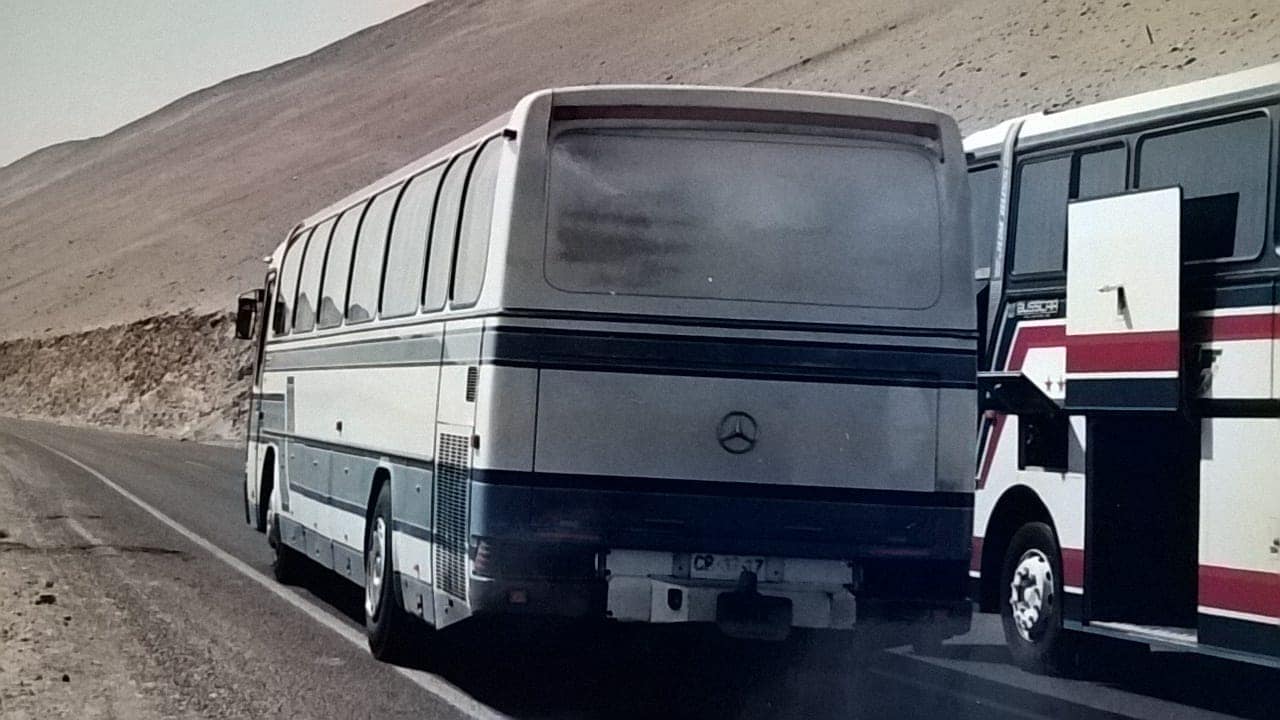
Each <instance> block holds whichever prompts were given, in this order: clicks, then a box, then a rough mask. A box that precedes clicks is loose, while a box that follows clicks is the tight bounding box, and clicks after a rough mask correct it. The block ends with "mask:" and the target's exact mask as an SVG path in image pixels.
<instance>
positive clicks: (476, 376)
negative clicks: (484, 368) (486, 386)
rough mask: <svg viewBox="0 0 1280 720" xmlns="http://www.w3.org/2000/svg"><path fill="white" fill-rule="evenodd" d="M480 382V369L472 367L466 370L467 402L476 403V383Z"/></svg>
mask: <svg viewBox="0 0 1280 720" xmlns="http://www.w3.org/2000/svg"><path fill="white" fill-rule="evenodd" d="M479 381H480V369H479V368H477V367H475V366H472V367H469V368H467V402H475V401H476V383H478V382H479Z"/></svg>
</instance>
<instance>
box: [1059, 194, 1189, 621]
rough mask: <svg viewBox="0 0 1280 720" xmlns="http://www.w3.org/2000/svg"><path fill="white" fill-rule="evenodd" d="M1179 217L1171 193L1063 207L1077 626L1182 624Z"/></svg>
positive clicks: (1185, 470) (1184, 449)
mask: <svg viewBox="0 0 1280 720" xmlns="http://www.w3.org/2000/svg"><path fill="white" fill-rule="evenodd" d="M1181 205H1182V191H1181V189H1180V188H1177V187H1174V188H1167V189H1160V190H1149V191H1142V192H1133V193H1126V194H1122V195H1114V196H1110V197H1103V198H1097V199H1091V200H1086V201H1081V202H1074V203H1071V204H1070V205H1069V206H1068V211H1067V312H1066V315H1067V328H1066V343H1067V360H1066V370H1067V373H1066V393H1065V403H1064V405H1065V408H1066V410H1067V411H1068V412H1070V413H1072V414H1075V415H1084V416H1085V418H1086V424H1085V426H1086V437H1085V447H1086V460H1085V475H1086V479H1085V505H1086V510H1085V513H1086V514H1085V568H1084V586H1085V587H1084V591H1085V596H1084V607H1083V610H1084V615H1085V619H1086V621H1112V622H1123V623H1132V624H1141V625H1157V626H1171V627H1189V626H1194V624H1195V618H1196V582H1197V581H1196V571H1197V535H1196V522H1195V518H1196V516H1197V503H1198V495H1199V464H1198V451H1199V443H1198V440H1197V438H1198V430H1199V426H1198V423H1196V422H1194V421H1192V420H1191V419H1189V418H1188V416H1187V415H1186V414H1185V413H1184V412H1182V410H1183V409H1184V408H1185V407H1186V406H1187V404H1186V403H1185V401H1184V393H1183V386H1182V382H1181V372H1182V356H1183V352H1182V342H1181V324H1182V323H1181V305H1182V302H1181V292H1182V287H1181V286H1182V260H1181ZM1153 598H1161V601H1160V602H1153V601H1152V599H1153Z"/></svg>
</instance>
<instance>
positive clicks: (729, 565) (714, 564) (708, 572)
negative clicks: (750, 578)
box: [689, 553, 764, 580]
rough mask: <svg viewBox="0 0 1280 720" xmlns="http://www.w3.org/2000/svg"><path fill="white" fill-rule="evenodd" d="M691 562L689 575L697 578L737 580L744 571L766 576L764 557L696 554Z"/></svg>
mask: <svg viewBox="0 0 1280 720" xmlns="http://www.w3.org/2000/svg"><path fill="white" fill-rule="evenodd" d="M689 560H690V563H689V575H690V576H691V577H695V578H706V579H710V580H737V579H738V577H739V576H740V575H742V571H743V570H746V571H749V572H753V573H755V574H756V576H757V577H759V576H761V575H763V574H764V558H762V557H755V556H748V555H714V554H712V553H694V554H693V557H691V558H690V559H689ZM761 579H763V578H761Z"/></svg>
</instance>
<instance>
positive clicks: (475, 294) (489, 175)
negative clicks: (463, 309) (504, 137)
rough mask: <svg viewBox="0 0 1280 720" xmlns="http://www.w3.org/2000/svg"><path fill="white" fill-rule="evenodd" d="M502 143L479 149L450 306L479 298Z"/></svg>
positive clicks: (469, 184) (464, 209) (492, 142)
mask: <svg viewBox="0 0 1280 720" xmlns="http://www.w3.org/2000/svg"><path fill="white" fill-rule="evenodd" d="M501 152H502V143H501V142H500V141H498V140H490V141H489V142H488V143H486V144H485V146H484V147H483V148H481V149H480V155H479V156H478V157H477V158H476V163H475V166H474V167H472V168H471V179H470V180H468V181H467V193H466V198H465V199H464V200H463V203H462V229H461V230H460V231H459V233H458V253H457V258H456V260H455V261H454V271H453V292H452V293H451V294H450V297H451V298H452V302H453V304H454V305H473V304H475V302H476V300H478V299H480V287H481V285H482V284H483V283H484V266H485V259H486V257H487V256H488V254H489V230H490V228H492V226H493V195H494V192H495V191H496V190H497V184H498V159H499V157H500V156H501Z"/></svg>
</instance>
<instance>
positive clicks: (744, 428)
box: [716, 412, 759, 455]
mask: <svg viewBox="0 0 1280 720" xmlns="http://www.w3.org/2000/svg"><path fill="white" fill-rule="evenodd" d="M758 433H759V430H758V428H757V426H756V419H755V418H753V417H751V416H750V415H748V414H746V413H744V412H731V413H729V414H728V415H725V416H724V417H723V418H721V419H720V427H719V429H718V430H717V431H716V437H717V438H719V439H720V447H722V448H724V449H725V450H727V451H728V452H731V453H733V454H734V455H741V454H742V453H745V452H751V448H754V447H755V446H756V437H757V435H758Z"/></svg>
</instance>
